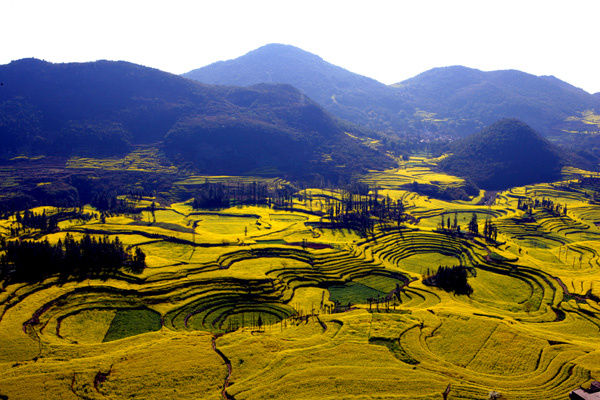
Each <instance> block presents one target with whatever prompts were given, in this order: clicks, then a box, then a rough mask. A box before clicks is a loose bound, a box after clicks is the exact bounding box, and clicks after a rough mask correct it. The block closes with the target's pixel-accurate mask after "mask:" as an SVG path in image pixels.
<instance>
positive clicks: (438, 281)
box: [423, 265, 473, 296]
mask: <svg viewBox="0 0 600 400" xmlns="http://www.w3.org/2000/svg"><path fill="white" fill-rule="evenodd" d="M468 276H469V273H468V271H467V268H465V267H463V266H460V265H458V266H455V267H445V266H441V267H438V269H437V271H436V272H435V273H434V274H428V275H427V276H426V277H425V278H423V283H424V284H425V285H427V286H435V287H438V288H440V289H443V290H445V291H446V292H453V293H455V294H466V295H467V296H470V295H471V294H472V293H473V288H472V287H471V285H469V282H468V280H467V278H468Z"/></svg>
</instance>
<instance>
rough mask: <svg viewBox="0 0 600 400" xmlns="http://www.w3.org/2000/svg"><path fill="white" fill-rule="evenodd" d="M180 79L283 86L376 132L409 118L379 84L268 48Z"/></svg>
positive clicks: (406, 108) (293, 50) (287, 49)
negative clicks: (302, 93) (277, 84)
mask: <svg viewBox="0 0 600 400" xmlns="http://www.w3.org/2000/svg"><path fill="white" fill-rule="evenodd" d="M183 76H185V77H187V78H190V79H195V80H197V81H200V82H203V83H207V84H219V85H237V86H248V85H254V84H257V83H262V82H267V83H287V84H290V85H292V86H294V87H296V88H298V89H300V90H301V91H303V92H304V93H305V94H306V95H307V96H308V97H310V98H311V99H313V100H315V101H316V102H317V103H319V104H320V105H321V106H323V107H324V108H325V109H326V110H328V111H329V112H331V113H333V114H335V115H336V116H338V117H340V118H343V119H347V120H349V121H352V122H354V123H357V124H361V125H365V126H368V127H369V128H371V129H377V130H397V129H399V127H401V126H403V124H404V122H405V121H406V120H407V117H408V116H410V115H412V113H413V110H412V108H411V107H410V105H409V104H408V103H407V102H406V101H405V100H404V99H403V98H402V96H398V94H397V93H396V91H394V90H392V89H390V88H389V87H388V86H386V85H384V84H383V83H380V82H377V81H375V80H373V79H370V78H367V77H365V76H362V75H358V74H355V73H353V72H350V71H348V70H346V69H344V68H341V67H338V66H335V65H333V64H330V63H328V62H326V61H324V60H323V59H322V58H321V57H319V56H317V55H315V54H312V53H309V52H307V51H304V50H302V49H299V48H297V47H294V46H289V45H283V44H268V45H266V46H263V47H260V48H258V49H256V50H253V51H251V52H249V53H247V54H245V55H243V56H241V57H238V58H236V59H233V60H228V61H219V62H216V63H214V64H211V65H208V66H205V67H203V68H198V69H195V70H193V71H190V72H187V73H185V74H183Z"/></svg>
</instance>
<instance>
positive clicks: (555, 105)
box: [393, 66, 597, 137]
mask: <svg viewBox="0 0 600 400" xmlns="http://www.w3.org/2000/svg"><path fill="white" fill-rule="evenodd" d="M393 86H394V87H396V88H397V89H398V90H399V91H400V92H402V93H403V94H404V95H405V96H406V97H408V98H410V99H411V101H412V103H413V105H414V106H415V107H416V108H418V109H420V110H424V111H426V112H428V113H434V114H435V116H436V118H438V119H441V120H444V122H445V123H443V124H440V125H441V127H443V128H442V129H446V130H447V131H448V132H454V133H457V134H461V133H465V132H469V131H473V130H475V129H480V128H482V127H483V126H486V125H489V124H491V123H493V122H494V121H496V120H498V119H501V118H507V117H510V118H517V119H520V120H522V121H524V122H526V123H527V124H529V125H531V126H532V128H534V129H535V130H537V131H539V132H541V133H543V134H544V135H545V136H556V135H559V136H562V137H564V136H565V135H564V133H563V132H561V131H560V128H559V126H560V124H561V123H562V122H564V121H565V119H566V118H568V117H571V116H574V115H576V114H578V113H579V112H582V111H584V110H588V109H594V108H595V107H597V101H596V100H595V99H594V97H593V96H592V95H590V94H589V93H587V92H586V91H584V90H582V89H579V88H576V87H574V86H572V85H570V84H568V83H566V82H563V81H561V80H559V79H557V78H555V77H554V76H535V75H531V74H527V73H525V72H521V71H516V70H504V71H490V72H484V71H480V70H477V69H472V68H466V67H463V66H453V67H444V68H434V69H431V70H429V71H426V72H423V73H422V74H419V75H417V76H415V77H414V78H410V79H408V80H405V81H403V82H400V83H397V84H395V85H393Z"/></svg>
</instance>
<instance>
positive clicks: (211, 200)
mask: <svg viewBox="0 0 600 400" xmlns="http://www.w3.org/2000/svg"><path fill="white" fill-rule="evenodd" d="M293 195H294V190H293V188H291V187H289V186H288V185H283V186H281V187H275V186H273V185H268V184H266V183H259V182H252V183H243V182H235V183H229V184H224V183H220V182H217V183H211V182H208V180H206V181H205V182H204V183H203V184H202V185H200V187H199V188H198V189H196V191H195V193H194V200H193V201H192V207H193V208H194V209H222V208H228V207H232V206H237V205H250V206H256V205H266V206H274V207H278V208H291V207H292V206H293V201H294V197H293Z"/></svg>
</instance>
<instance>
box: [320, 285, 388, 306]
mask: <svg viewBox="0 0 600 400" xmlns="http://www.w3.org/2000/svg"><path fill="white" fill-rule="evenodd" d="M327 290H329V300H331V301H333V302H338V303H340V304H342V305H346V304H348V303H352V304H364V303H368V301H369V299H370V298H371V299H376V298H377V297H378V296H385V295H386V293H385V292H382V291H380V290H376V289H373V288H371V287H369V286H367V285H363V284H362V283H358V282H348V283H345V284H343V285H333V286H329V287H328V288H327Z"/></svg>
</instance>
